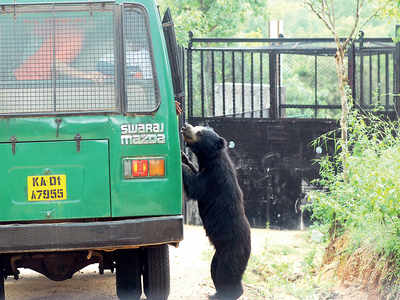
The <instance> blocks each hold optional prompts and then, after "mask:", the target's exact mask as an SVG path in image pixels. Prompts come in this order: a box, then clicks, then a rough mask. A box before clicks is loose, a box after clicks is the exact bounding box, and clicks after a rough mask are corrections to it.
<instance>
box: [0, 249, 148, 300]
mask: <svg viewBox="0 0 400 300" xmlns="http://www.w3.org/2000/svg"><path fill="white" fill-rule="evenodd" d="M141 261H142V260H141V251H140V250H138V249H133V250H120V251H118V253H117V255H116V259H115V262H116V272H115V283H116V289H117V296H118V298H119V299H120V300H128V299H129V300H139V299H140V296H141V295H142V280H141V275H142V262H141ZM0 300H1V299H0Z"/></svg>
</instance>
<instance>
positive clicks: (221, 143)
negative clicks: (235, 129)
mask: <svg viewBox="0 0 400 300" xmlns="http://www.w3.org/2000/svg"><path fill="white" fill-rule="evenodd" d="M225 143H226V142H225V139H224V138H222V137H219V138H218V140H217V143H216V145H217V149H218V150H220V149H222V148H224V147H225Z"/></svg>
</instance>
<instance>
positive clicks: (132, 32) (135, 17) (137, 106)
mask: <svg viewBox="0 0 400 300" xmlns="http://www.w3.org/2000/svg"><path fill="white" fill-rule="evenodd" d="M123 20H124V22H123V26H124V27H123V32H124V58H125V93H126V99H127V111H128V112H151V111H154V110H156V109H157V107H158V105H159V103H160V97H159V92H158V85H157V81H156V76H155V72H154V66H153V61H154V60H153V52H152V48H151V43H150V33H149V24H148V20H147V15H146V14H145V11H144V10H143V9H142V8H140V7H138V6H133V5H132V6H131V5H127V6H126V7H125V11H124V18H123Z"/></svg>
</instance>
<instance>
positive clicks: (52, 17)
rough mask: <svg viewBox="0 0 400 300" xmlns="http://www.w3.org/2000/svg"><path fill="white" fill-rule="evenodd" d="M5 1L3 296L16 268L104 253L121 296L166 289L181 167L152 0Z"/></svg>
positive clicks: (0, 121)
mask: <svg viewBox="0 0 400 300" xmlns="http://www.w3.org/2000/svg"><path fill="white" fill-rule="evenodd" d="M1 2H2V3H0V161H1V166H2V167H1V168H0V299H5V292H4V278H7V276H13V277H14V278H16V279H18V274H19V272H18V268H30V269H33V270H35V271H37V272H39V273H41V274H43V275H45V276H46V277H48V278H50V279H52V280H57V281H60V280H65V279H69V278H71V277H72V275H73V274H74V273H75V272H77V271H78V270H80V269H82V268H83V267H85V266H87V265H90V264H94V263H98V264H99V271H100V273H103V272H104V270H111V271H114V269H115V271H116V276H115V277H116V290H117V294H118V297H119V298H120V299H140V295H141V294H142V290H143V291H144V293H145V295H146V297H147V299H167V298H168V294H169V258H168V245H175V246H176V245H178V244H179V242H180V241H181V240H182V238H183V218H182V178H181V161H180V142H179V131H178V118H177V115H176V108H175V103H174V92H173V85H172V80H171V70H170V64H169V61H168V51H167V47H166V43H165V38H164V35H163V27H162V24H161V21H160V17H159V12H158V10H157V6H156V4H155V3H154V1H153V0H132V1H129V0H115V1H95V0H93V1H88V0H78V1H74V0H69V1H66V0H51V1H50V0H49V1H47V2H46V1H45V0H15V1H13V0H10V3H3V2H4V1H1ZM142 282H143V283H142Z"/></svg>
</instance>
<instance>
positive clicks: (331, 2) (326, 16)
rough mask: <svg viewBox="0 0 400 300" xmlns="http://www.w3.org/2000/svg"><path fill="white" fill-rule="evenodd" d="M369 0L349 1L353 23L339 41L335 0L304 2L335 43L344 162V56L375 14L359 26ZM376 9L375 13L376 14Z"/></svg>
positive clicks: (347, 95) (346, 108)
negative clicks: (351, 7) (352, 12)
mask: <svg viewBox="0 0 400 300" xmlns="http://www.w3.org/2000/svg"><path fill="white" fill-rule="evenodd" d="M368 1H369V0H349V1H348V2H349V6H350V5H353V7H354V8H353V9H354V15H353V23H352V25H351V26H350V28H349V33H348V36H347V37H345V38H343V39H341V38H340V37H339V34H338V30H337V27H336V15H335V0H304V3H305V5H306V6H308V7H309V8H310V9H311V11H312V12H313V13H314V14H315V15H316V16H317V17H318V18H319V19H320V20H321V21H322V23H323V24H324V25H325V27H326V28H328V30H329V31H330V32H331V34H332V36H333V38H334V40H335V43H336V55H335V61H336V72H337V76H338V86H339V94H340V100H341V108H342V112H341V118H340V127H341V141H342V142H341V144H342V145H341V146H342V153H343V159H344V160H346V157H347V155H348V144H347V131H348V128H347V123H348V115H349V99H350V95H351V89H350V87H349V82H348V76H347V74H348V72H347V71H348V70H347V65H346V64H345V60H344V59H345V55H346V51H347V49H348V47H349V45H350V43H352V41H353V39H354V37H355V35H356V34H357V33H358V32H359V30H360V28H361V27H362V26H363V25H364V24H365V23H367V22H368V21H369V20H370V19H371V18H372V17H374V16H375V15H376V13H374V14H372V15H370V16H369V17H368V18H367V19H366V21H365V23H364V24H362V25H360V19H361V13H362V10H363V8H364V7H365V5H366V3H367V2H368ZM378 10H379V9H377V11H376V12H378ZM344 167H345V166H344ZM344 175H346V170H345V169H344Z"/></svg>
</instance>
